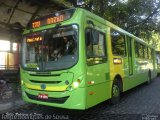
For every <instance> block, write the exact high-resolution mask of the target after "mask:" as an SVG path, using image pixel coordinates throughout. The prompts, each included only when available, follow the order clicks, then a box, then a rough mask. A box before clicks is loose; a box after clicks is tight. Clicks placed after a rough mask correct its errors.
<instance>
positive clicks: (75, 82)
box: [67, 79, 81, 91]
mask: <svg viewBox="0 0 160 120" xmlns="http://www.w3.org/2000/svg"><path fill="white" fill-rule="evenodd" d="M80 83H81V80H80V79H78V80H77V81H74V82H73V83H72V85H70V86H68V88H67V90H69V91H72V90H73V89H76V88H78V87H79V85H80Z"/></svg>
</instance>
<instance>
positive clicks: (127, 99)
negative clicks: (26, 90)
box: [1, 77, 160, 120]
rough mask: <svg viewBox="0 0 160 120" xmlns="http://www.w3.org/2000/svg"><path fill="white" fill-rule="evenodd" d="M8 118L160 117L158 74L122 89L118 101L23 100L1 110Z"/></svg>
mask: <svg viewBox="0 0 160 120" xmlns="http://www.w3.org/2000/svg"><path fill="white" fill-rule="evenodd" d="M1 119H6V120H7V119H10V120H12V119H13V120H18V119H19V120H20V119H29V120H42V119H46V120H48V119H52V120H160V77H157V78H156V79H154V80H152V82H151V84H149V85H147V84H142V85H139V86H137V87H136V88H134V89H131V90H129V91H127V92H125V93H124V94H123V95H122V96H121V101H120V102H119V103H118V104H116V105H110V104H109V103H108V101H105V102H103V103H101V104H99V105H96V106H94V107H92V108H90V109H88V110H85V111H78V110H68V109H60V108H54V107H48V106H41V105H35V104H24V105H21V106H19V107H15V108H12V109H10V110H8V111H7V112H6V111H5V112H4V113H2V114H1Z"/></svg>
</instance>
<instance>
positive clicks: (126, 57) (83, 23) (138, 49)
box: [20, 8, 157, 110]
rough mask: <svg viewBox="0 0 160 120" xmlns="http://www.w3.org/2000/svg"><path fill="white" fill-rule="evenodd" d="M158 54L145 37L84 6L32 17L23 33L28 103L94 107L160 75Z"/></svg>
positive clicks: (23, 81)
mask: <svg viewBox="0 0 160 120" xmlns="http://www.w3.org/2000/svg"><path fill="white" fill-rule="evenodd" d="M155 56H156V53H155V50H154V49H153V48H152V47H150V46H149V45H147V44H146V43H145V42H144V41H143V40H141V39H139V38H137V37H136V36H134V35H132V34H130V33H128V32H127V31H125V30H123V29H121V28H119V27H118V26H116V25H114V24H112V23H110V22H109V21H106V20H104V19H103V18H101V17H99V16H97V15H95V14H93V13H91V12H89V11H87V10H84V9H82V8H72V9H66V10H62V11H58V12H55V13H53V14H50V15H48V16H44V17H41V18H38V19H35V20H34V21H32V23H31V24H30V26H29V27H28V28H27V29H26V30H25V31H24V33H23V40H22V61H21V69H20V73H21V86H22V97H23V99H24V100H25V101H27V102H30V103H35V104H41V105H47V106H54V107H60V108H67V109H81V110H83V109H88V108H90V107H92V106H95V105H96V104H98V103H101V102H103V101H106V100H108V99H110V101H111V103H113V104H116V103H117V102H118V101H119V99H120V93H122V92H125V91H127V90H129V89H131V88H133V87H135V86H137V85H139V84H141V83H144V82H148V83H149V82H150V81H151V79H153V78H154V77H156V74H157V73H156V57H155Z"/></svg>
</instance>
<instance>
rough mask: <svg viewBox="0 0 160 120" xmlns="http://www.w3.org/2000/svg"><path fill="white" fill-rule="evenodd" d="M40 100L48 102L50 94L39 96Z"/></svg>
mask: <svg viewBox="0 0 160 120" xmlns="http://www.w3.org/2000/svg"><path fill="white" fill-rule="evenodd" d="M38 98H39V99H43V100H47V99H48V94H38Z"/></svg>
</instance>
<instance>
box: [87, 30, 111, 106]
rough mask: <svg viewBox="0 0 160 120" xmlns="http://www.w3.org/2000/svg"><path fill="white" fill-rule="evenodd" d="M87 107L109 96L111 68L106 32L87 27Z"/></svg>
mask: <svg viewBox="0 0 160 120" xmlns="http://www.w3.org/2000/svg"><path fill="white" fill-rule="evenodd" d="M85 46H86V63H87V64H86V75H87V76H86V84H87V88H86V91H87V98H86V100H87V101H86V102H87V108H88V107H91V106H93V105H95V104H97V103H100V102H102V101H104V100H106V99H107V98H109V95H110V94H109V92H110V91H109V88H110V87H109V70H108V67H107V66H108V62H107V58H106V37H105V33H104V32H100V31H98V30H95V29H92V28H87V29H86V43H85Z"/></svg>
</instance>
